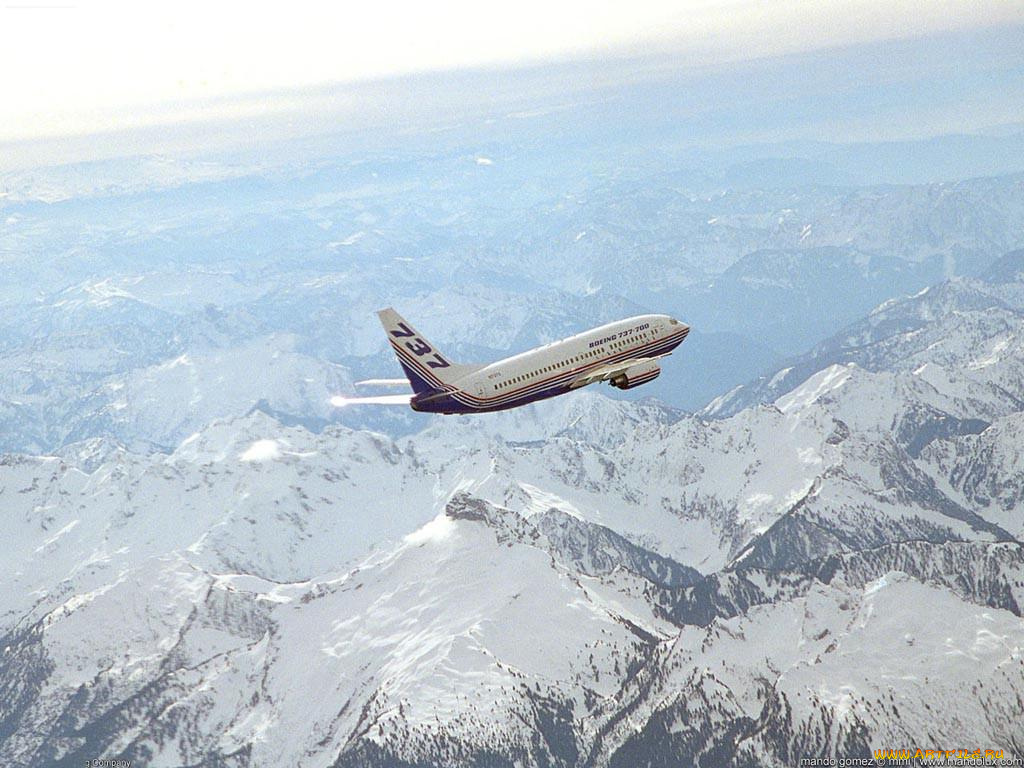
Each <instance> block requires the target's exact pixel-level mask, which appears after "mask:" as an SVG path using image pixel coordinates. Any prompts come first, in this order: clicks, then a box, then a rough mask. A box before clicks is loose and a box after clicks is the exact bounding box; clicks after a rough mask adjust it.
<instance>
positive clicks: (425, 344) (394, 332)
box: [377, 307, 480, 394]
mask: <svg viewBox="0 0 1024 768" xmlns="http://www.w3.org/2000/svg"><path fill="white" fill-rule="evenodd" d="M377 317H379V318H380V324H381V325H383V326H384V330H385V332H387V334H388V341H389V342H390V343H391V349H392V350H393V351H394V353H395V356H396V357H397V358H398V362H399V363H400V364H401V366H402V370H403V371H404V372H405V376H406V378H407V379H409V383H410V384H412V388H413V391H414V392H415V393H416V394H426V393H432V392H444V391H447V390H450V389H454V388H455V382H456V381H458V380H459V379H461V378H463V377H465V376H468V375H469V374H471V373H473V372H474V371H477V370H479V369H480V366H476V365H459V364H457V363H453V362H451V361H450V360H449V359H448V358H447V357H446V356H445V355H442V354H441V352H440V351H439V350H438V348H437V347H435V346H434V345H433V344H431V343H430V342H429V341H427V340H426V338H424V336H423V334H421V333H419V332H418V331H417V330H416V329H415V328H413V327H412V326H411V325H409V323H407V322H406V321H405V319H404V318H403V317H402V316H401V315H400V314H398V313H397V312H396V311H395V310H394V309H392V308H391V307H388V308H387V309H382V310H380V311H379V312H378V313H377Z"/></svg>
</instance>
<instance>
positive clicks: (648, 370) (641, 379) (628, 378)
mask: <svg viewBox="0 0 1024 768" xmlns="http://www.w3.org/2000/svg"><path fill="white" fill-rule="evenodd" d="M660 373H661V366H660V365H658V364H657V363H655V362H650V363H637V364H636V365H631V366H629V368H627V369H626V370H624V371H623V372H622V373H620V374H618V375H617V376H615V377H614V378H613V379H612V381H611V383H612V386H613V387H618V388H619V389H632V388H633V387H639V386H640V385H641V384H646V383H647V382H648V381H654V380H655V379H656V378H658V374H660Z"/></svg>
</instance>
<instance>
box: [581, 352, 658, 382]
mask: <svg viewBox="0 0 1024 768" xmlns="http://www.w3.org/2000/svg"><path fill="white" fill-rule="evenodd" d="M663 357H668V355H667V354H665V355H654V356H653V357H631V358H629V359H628V360H620V361H618V362H617V363H612V364H610V365H604V366H601V367H600V368H596V369H594V370H593V371H587V372H586V373H585V374H583V375H582V376H580V377H579V378H578V379H576V380H575V381H573V382H572V384H570V385H569V387H570V389H579V388H580V387H585V386H587V385H588V384H594V383H596V382H598V381H611V380H612V379H614V378H615V377H616V376H618V375H620V374H622V373H625V372H626V370H627V369H629V368H632V367H633V366H636V365H644V364H645V363H653V362H654V361H656V360H661V358H663Z"/></svg>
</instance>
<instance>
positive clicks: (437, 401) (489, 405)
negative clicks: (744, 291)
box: [412, 328, 690, 414]
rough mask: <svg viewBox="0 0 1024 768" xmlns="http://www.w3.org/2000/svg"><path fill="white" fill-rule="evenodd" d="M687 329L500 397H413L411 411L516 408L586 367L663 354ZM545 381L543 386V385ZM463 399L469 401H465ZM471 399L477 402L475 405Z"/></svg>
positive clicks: (561, 389) (560, 388) (556, 390)
mask: <svg viewBox="0 0 1024 768" xmlns="http://www.w3.org/2000/svg"><path fill="white" fill-rule="evenodd" d="M689 331H690V329H689V328H686V329H685V330H683V331H680V332H677V333H674V334H672V335H671V336H668V337H666V338H664V339H659V340H656V341H653V342H650V343H649V344H647V345H645V346H644V345H642V346H640V347H637V348H635V349H631V350H624V351H622V352H619V353H617V354H615V355H611V356H610V357H608V358H605V359H604V360H601V361H599V362H597V363H592V364H591V365H589V366H584V367H582V368H579V369H574V370H572V371H566V372H563V373H561V374H557V375H556V376H553V377H549V378H548V379H545V380H542V381H539V382H535V383H533V384H529V385H527V386H526V387H522V388H520V389H519V390H517V391H514V392H510V393H509V394H508V395H506V396H504V397H491V398H480V397H476V396H474V395H471V394H469V393H468V392H464V391H463V390H455V391H453V392H452V393H451V394H448V395H446V396H443V397H431V399H430V402H428V403H422V404H417V403H416V398H414V399H413V402H412V407H413V410H417V411H420V410H422V411H424V412H427V413H451V414H456V413H482V412H488V411H505V410H508V409H510V408H518V407H519V406H521V405H527V404H528V403H533V402H536V401H538V400H546V399H548V398H550V397H555V396H557V395H561V394H564V393H566V392H570V391H572V388H571V387H570V386H569V385H570V383H571V382H572V381H575V380H576V379H577V378H579V376H580V374H581V372H585V371H586V370H595V369H597V368H600V367H603V366H606V365H610V364H612V363H615V362H618V361H619V360H625V359H628V358H629V357H632V356H636V355H638V354H640V353H642V354H644V355H655V354H665V353H667V352H669V351H671V350H673V349H675V348H676V347H678V346H679V345H680V344H682V343H683V341H684V340H685V339H686V337H687V335H689ZM652 378H653V377H652ZM641 383H644V382H641ZM545 384H546V386H543V385H545ZM517 393H518V394H517ZM467 400H468V401H469V402H467ZM473 401H476V402H477V403H481V404H480V405H476V404H474V403H473ZM418 406H419V407H418Z"/></svg>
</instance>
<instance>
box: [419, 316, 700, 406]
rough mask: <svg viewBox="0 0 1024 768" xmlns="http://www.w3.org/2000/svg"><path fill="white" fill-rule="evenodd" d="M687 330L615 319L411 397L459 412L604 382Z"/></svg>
mask: <svg viewBox="0 0 1024 768" xmlns="http://www.w3.org/2000/svg"><path fill="white" fill-rule="evenodd" d="M688 332H689V327H688V326H687V325H685V324H684V323H680V322H679V321H678V320H675V319H673V318H671V317H669V316H667V315H640V316H638V317H631V318H627V319H625V320H619V321H617V322H614V323H609V324H607V325H602V326H601V327H599V328H594V329H593V330H589V331H585V332H583V333H580V334H577V335H575V336H570V337H569V338H567V339H562V340H561V341H556V342H552V343H550V344H546V345H544V346H543V347H537V348H536V349H531V350H529V351H528V352H523V353H522V354H518V355H514V356H512V357H507V358H504V359H502V360H498V361H496V362H494V363H490V364H489V365H485V366H483V367H482V368H479V369H477V370H474V371H472V372H470V373H467V374H466V375H465V376H463V377H461V378H459V379H458V380H456V381H455V382H453V384H454V387H455V391H452V392H450V393H449V394H448V396H445V397H437V396H435V397H428V398H425V399H424V400H422V401H421V404H422V407H419V408H417V402H416V400H414V404H413V407H414V408H416V409H417V410H431V411H433V410H437V411H440V412H444V413H464V412H472V411H491V410H504V409H507V408H513V407H516V406H519V405H524V404H525V403H528V402H532V401H534V400H540V399H544V398H548V397H553V396H555V395H559V394H563V393H564V392H568V391H569V390H571V389H575V388H577V387H579V386H583V385H585V384H589V383H591V382H592V381H596V380H609V378H608V377H610V376H613V375H616V374H618V373H620V372H621V370H627V369H628V367H629V366H630V364H631V361H637V363H638V364H641V363H643V362H644V361H649V360H651V359H653V358H657V357H658V356H661V355H665V354H668V353H669V352H671V351H672V349H674V348H675V347H676V346H678V345H679V344H680V343H681V342H682V341H683V339H684V338H686V334H687V333H688ZM647 364H648V365H649V366H652V367H653V369H654V371H655V372H654V373H653V375H646V374H644V375H645V377H646V378H645V379H644V380H648V379H650V378H653V377H654V376H656V375H657V370H658V369H657V365H656V364H654V363H647ZM595 377H598V378H595ZM601 377H604V378H603V379H602V378H601ZM641 383H642V381H641ZM435 404H436V407H433V406H434V405H435Z"/></svg>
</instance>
